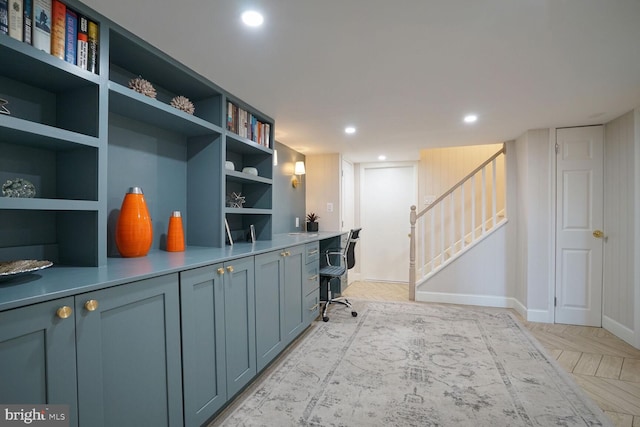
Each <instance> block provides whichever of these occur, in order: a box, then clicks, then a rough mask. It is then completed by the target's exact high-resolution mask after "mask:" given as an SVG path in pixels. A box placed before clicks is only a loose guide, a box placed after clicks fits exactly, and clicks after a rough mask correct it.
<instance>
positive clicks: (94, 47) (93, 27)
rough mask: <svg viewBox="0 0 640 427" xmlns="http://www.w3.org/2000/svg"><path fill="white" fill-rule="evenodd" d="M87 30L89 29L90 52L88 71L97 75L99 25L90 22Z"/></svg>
mask: <svg viewBox="0 0 640 427" xmlns="http://www.w3.org/2000/svg"><path fill="white" fill-rule="evenodd" d="M87 29H88V43H89V50H88V55H87V70H89V71H91V72H92V73H96V74H97V73H98V54H99V43H100V41H99V29H98V24H96V23H95V22H93V21H91V20H89V23H88V25H87Z"/></svg>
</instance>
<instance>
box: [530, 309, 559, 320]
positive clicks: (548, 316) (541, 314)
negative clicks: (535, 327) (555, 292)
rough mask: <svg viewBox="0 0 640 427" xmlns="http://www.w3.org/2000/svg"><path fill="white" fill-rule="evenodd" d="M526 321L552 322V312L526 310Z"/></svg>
mask: <svg viewBox="0 0 640 427" xmlns="http://www.w3.org/2000/svg"><path fill="white" fill-rule="evenodd" d="M525 318H526V319H527V321H528V322H538V323H553V313H551V312H550V311H549V310H527V316H526V317H525Z"/></svg>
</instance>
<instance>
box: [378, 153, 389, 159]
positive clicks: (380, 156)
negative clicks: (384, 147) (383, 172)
mask: <svg viewBox="0 0 640 427" xmlns="http://www.w3.org/2000/svg"><path fill="white" fill-rule="evenodd" d="M378 160H387V156H385V155H384V154H380V155H379V156H378Z"/></svg>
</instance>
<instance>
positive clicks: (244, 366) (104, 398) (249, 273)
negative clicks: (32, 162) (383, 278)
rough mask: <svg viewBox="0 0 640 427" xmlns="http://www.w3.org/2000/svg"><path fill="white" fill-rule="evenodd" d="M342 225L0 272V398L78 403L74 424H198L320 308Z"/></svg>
mask: <svg viewBox="0 0 640 427" xmlns="http://www.w3.org/2000/svg"><path fill="white" fill-rule="evenodd" d="M342 235H343V233H341V232H334V233H331V232H319V233H299V234H281V235H275V236H273V238H272V240H269V241H258V242H256V243H237V244H235V245H233V246H227V247H224V248H207V247H194V246H188V247H187V249H186V250H185V251H184V252H164V251H151V252H150V253H149V254H148V255H147V256H144V257H140V258H110V259H109V260H108V263H107V265H106V266H104V267H86V268H81V267H66V266H62V265H55V266H53V267H51V268H48V269H45V270H41V271H38V272H36V273H32V274H28V275H24V276H21V277H17V278H14V279H12V280H7V281H4V282H0V362H1V363H0V378H2V379H3V381H1V382H0V403H5V404H8V403H17V404H65V405H69V411H70V413H69V421H70V425H71V426H78V425H91V426H102V425H118V426H127V425H132V426H137V425H170V426H174V425H175V426H182V425H187V426H198V425H202V424H203V423H205V422H206V421H207V420H208V419H210V418H211V417H212V416H214V415H215V414H216V413H217V412H219V411H220V410H221V408H223V407H224V406H225V405H227V404H228V402H230V400H231V399H233V397H234V396H235V395H237V394H238V393H239V392H240V391H241V390H242V389H244V387H246V386H247V384H249V383H250V382H251V381H253V379H254V378H255V376H256V374H257V373H258V372H260V370H262V369H264V368H265V367H266V366H267V364H268V363H270V361H272V360H273V359H274V358H275V357H276V356H277V355H278V354H279V353H280V352H281V351H282V350H283V349H284V348H286V346H287V345H288V344H289V343H291V342H292V341H293V339H295V338H296V336H298V335H299V334H300V333H301V332H302V331H303V330H304V329H305V328H306V327H307V326H309V324H310V323H311V322H312V321H313V320H314V319H315V318H316V317H317V315H318V311H319V301H318V299H319V292H318V284H319V282H318V280H319V277H318V275H317V271H318V268H319V265H320V264H319V263H320V262H321V259H322V249H321V248H328V247H330V246H332V245H333V244H335V243H339V242H340V239H341V236H342ZM150 407H153V408H154V411H151V412H152V414H150V413H149V411H148V408H150Z"/></svg>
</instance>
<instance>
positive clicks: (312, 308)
mask: <svg viewBox="0 0 640 427" xmlns="http://www.w3.org/2000/svg"><path fill="white" fill-rule="evenodd" d="M316 308H318V303H315V304H313V307H311V308H310V309H309V311H314V310H315V309H316Z"/></svg>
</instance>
